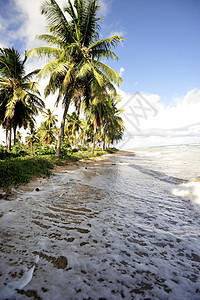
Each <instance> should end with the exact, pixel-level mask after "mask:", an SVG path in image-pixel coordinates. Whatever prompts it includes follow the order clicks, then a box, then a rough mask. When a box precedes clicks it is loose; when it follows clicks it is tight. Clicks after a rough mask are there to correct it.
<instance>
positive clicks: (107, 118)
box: [103, 95, 125, 150]
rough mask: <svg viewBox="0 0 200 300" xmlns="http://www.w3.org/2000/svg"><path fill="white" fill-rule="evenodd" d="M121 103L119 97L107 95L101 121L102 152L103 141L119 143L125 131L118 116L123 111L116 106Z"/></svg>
mask: <svg viewBox="0 0 200 300" xmlns="http://www.w3.org/2000/svg"><path fill="white" fill-rule="evenodd" d="M120 101H121V99H120V97H119V96H117V97H116V96H113V95H109V96H108V98H107V101H106V103H105V113H104V119H103V150H105V141H106V139H107V140H108V141H111V143H112V144H113V142H114V141H116V142H117V141H119V140H120V139H122V137H123V133H124V130H125V127H124V122H123V120H122V118H121V117H120V116H119V115H120V113H121V112H122V111H123V110H122V109H118V108H117V104H118V103H119V102H120Z"/></svg>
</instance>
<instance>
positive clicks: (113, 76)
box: [94, 60, 123, 86]
mask: <svg viewBox="0 0 200 300" xmlns="http://www.w3.org/2000/svg"><path fill="white" fill-rule="evenodd" d="M94 62H95V66H96V67H98V68H99V69H100V70H101V71H102V72H103V73H104V74H105V75H106V76H107V77H108V78H109V80H110V81H111V82H114V83H115V84H117V85H118V86H120V85H121V84H122V82H123V80H122V78H121V77H120V75H119V74H118V73H117V72H116V71H114V70H113V69H112V68H110V67H109V66H107V65H106V64H104V63H102V62H100V61H97V60H96V61H95V60H94Z"/></svg>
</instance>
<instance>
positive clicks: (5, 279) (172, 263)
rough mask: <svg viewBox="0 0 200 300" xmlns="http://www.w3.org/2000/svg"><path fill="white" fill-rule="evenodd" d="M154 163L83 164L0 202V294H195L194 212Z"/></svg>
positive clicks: (118, 158)
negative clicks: (153, 167)
mask: <svg viewBox="0 0 200 300" xmlns="http://www.w3.org/2000/svg"><path fill="white" fill-rule="evenodd" d="M162 155H163V154H161V155H160V156H159V159H162ZM151 157H153V158H154V156H153V155H152V156H151ZM164 157H165V156H164ZM156 161H157V160H155V159H154V161H153V163H152V161H151V159H148V156H145V157H144V156H141V155H137V153H136V155H135V153H130V152H128V153H126V152H119V153H117V154H115V155H109V156H106V157H101V158H98V159H96V158H95V159H94V160H91V161H82V162H78V163H76V164H75V165H72V164H71V165H67V166H64V167H58V169H56V170H55V175H54V176H51V177H50V178H43V179H41V178H40V179H37V180H34V181H31V182H30V183H29V184H27V185H25V186H21V187H19V188H18V189H16V190H15V191H13V193H14V195H13V196H12V197H10V198H8V199H7V200H4V199H1V202H0V209H1V211H0V216H1V218H0V228H1V248H0V255H1V260H0V275H1V276H0V291H1V293H0V299H20V300H21V299H48V300H49V299H70V300H71V299H109V300H110V299H145V298H146V299H188V300H189V299H199V297H200V290H199V276H198V275H199V271H200V267H199V262H200V253H199V252H200V251H199V249H200V247H199V246H200V245H199V212H200V210H199V207H198V205H195V201H193V200H192V198H191V199H190V197H187V198H186V197H185V196H177V195H175V193H173V191H174V189H177V190H181V188H182V184H183V182H181V180H178V179H181V178H178V177H176V176H175V175H174V176H170V175H169V174H165V177H164V173H162V171H163V170H164V167H163V168H162V170H160V173H159V172H158V171H156V170H155V169H154V170H153V169H152V166H153V165H155V166H156ZM150 163H151V168H150ZM160 164H161V163H160ZM61 168H62V170H61ZM156 172H157V173H156ZM167 176H168V177H167Z"/></svg>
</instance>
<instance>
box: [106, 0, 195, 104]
mask: <svg viewBox="0 0 200 300" xmlns="http://www.w3.org/2000/svg"><path fill="white" fill-rule="evenodd" d="M105 23H106V25H107V24H110V26H108V28H107V34H108V33H109V31H113V32H115V31H116V32H122V33H123V35H124V37H125V39H126V41H125V43H124V47H123V48H122V47H119V49H118V50H117V51H116V52H117V54H118V56H119V58H120V61H119V64H120V66H122V67H123V68H124V69H125V71H124V73H123V79H124V84H123V86H122V88H123V90H125V91H127V92H129V93H134V92H135V91H137V90H139V91H145V92H148V93H156V94H159V95H160V96H161V99H162V101H165V102H169V101H171V99H172V98H173V97H177V96H181V95H184V94H185V93H186V92H187V91H188V90H190V89H192V88H199V87H200V38H199V36H200V1H198V0H197V1H196V0H168V1H162V0H131V1H121V0H116V1H113V2H112V5H111V9H110V12H109V13H108V15H107V18H106V20H105ZM105 31H106V30H105ZM113 66H114V64H113Z"/></svg>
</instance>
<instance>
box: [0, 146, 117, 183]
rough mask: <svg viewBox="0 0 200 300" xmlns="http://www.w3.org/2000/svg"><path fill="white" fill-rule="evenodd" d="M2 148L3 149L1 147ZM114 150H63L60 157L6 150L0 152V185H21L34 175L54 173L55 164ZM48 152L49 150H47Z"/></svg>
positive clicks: (60, 164) (43, 153)
mask: <svg viewBox="0 0 200 300" xmlns="http://www.w3.org/2000/svg"><path fill="white" fill-rule="evenodd" d="M0 150H1V149H0ZM116 151H117V149H113V150H110V149H109V150H106V151H101V150H96V151H95V153H94V154H92V153H91V151H90V150H88V149H84V150H83V149H81V150H79V151H73V150H66V151H63V153H62V155H61V157H60V158H55V156H54V154H53V153H49V154H46V152H45V151H43V152H42V151H41V152H42V154H41V153H38V154H37V155H35V154H30V153H28V152H25V151H24V152H23V153H22V152H19V154H17V153H16V151H15V152H14V153H12V152H10V153H6V151H5V150H2V151H0V152H2V153H0V187H3V188H8V187H9V186H11V185H20V184H24V183H27V182H29V181H30V180H31V179H32V178H33V177H36V176H37V177H39V176H42V175H43V176H49V175H50V174H51V173H52V169H53V165H54V164H56V165H58V166H64V165H65V164H67V163H69V162H76V161H78V160H80V159H89V158H92V157H96V156H101V155H104V154H107V153H113V152H116ZM47 153H48V151H47Z"/></svg>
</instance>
